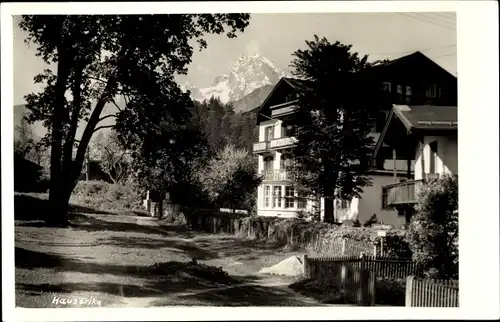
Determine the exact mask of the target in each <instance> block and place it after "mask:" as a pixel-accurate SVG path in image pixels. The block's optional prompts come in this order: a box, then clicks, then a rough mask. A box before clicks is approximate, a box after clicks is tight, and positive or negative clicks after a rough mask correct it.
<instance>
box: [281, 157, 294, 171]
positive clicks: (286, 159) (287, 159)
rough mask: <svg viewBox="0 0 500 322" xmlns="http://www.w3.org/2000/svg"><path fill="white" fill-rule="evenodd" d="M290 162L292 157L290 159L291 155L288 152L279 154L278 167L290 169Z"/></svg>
mask: <svg viewBox="0 0 500 322" xmlns="http://www.w3.org/2000/svg"><path fill="white" fill-rule="evenodd" d="M292 162H293V159H292V156H291V155H290V154H283V155H281V160H280V169H284V170H287V169H290V167H291V166H292Z"/></svg>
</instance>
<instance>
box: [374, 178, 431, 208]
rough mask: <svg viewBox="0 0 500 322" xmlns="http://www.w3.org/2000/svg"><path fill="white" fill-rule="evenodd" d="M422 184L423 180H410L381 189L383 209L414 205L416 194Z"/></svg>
mask: <svg viewBox="0 0 500 322" xmlns="http://www.w3.org/2000/svg"><path fill="white" fill-rule="evenodd" d="M423 184H424V181H423V180H411V181H404V182H400V183H395V184H391V185H387V186H385V187H382V206H383V208H388V207H394V206H399V205H405V204H415V203H416V202H417V194H418V192H419V191H420V188H421V187H422V185H423Z"/></svg>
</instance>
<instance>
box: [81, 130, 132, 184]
mask: <svg viewBox="0 0 500 322" xmlns="http://www.w3.org/2000/svg"><path fill="white" fill-rule="evenodd" d="M89 150H90V153H89V154H90V158H91V159H95V160H97V161H98V162H99V167H100V168H101V170H102V171H103V172H104V173H105V174H107V175H108V177H109V178H110V179H111V181H113V183H121V182H122V181H123V180H125V179H126V178H127V177H128V175H129V171H130V167H131V165H130V163H131V162H130V161H131V158H130V153H129V151H127V150H125V149H124V148H123V147H122V145H121V143H120V141H119V139H118V133H116V132H115V131H109V132H107V133H106V134H104V132H100V133H99V134H98V135H97V136H96V137H95V139H93V140H92V141H91V142H90V146H89Z"/></svg>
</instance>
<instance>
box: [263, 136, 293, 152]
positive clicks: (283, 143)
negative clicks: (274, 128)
mask: <svg viewBox="0 0 500 322" xmlns="http://www.w3.org/2000/svg"><path fill="white" fill-rule="evenodd" d="M295 143H297V139H296V138H294V137H284V138H279V139H274V140H271V141H269V148H270V149H283V148H287V147H291V146H293V145H294V144H295Z"/></svg>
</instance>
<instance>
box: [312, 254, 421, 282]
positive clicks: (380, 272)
mask: <svg viewBox="0 0 500 322" xmlns="http://www.w3.org/2000/svg"><path fill="white" fill-rule="evenodd" d="M308 258H309V257H308ZM363 258H364V263H363V268H365V269H367V270H369V271H371V272H373V273H374V274H375V276H376V277H383V278H398V279H404V278H407V277H408V276H415V275H417V276H418V275H420V274H421V273H422V269H421V267H420V266H419V265H418V264H417V263H415V262H413V261H411V260H409V259H396V258H390V257H374V256H366V255H362V256H339V257H316V258H309V261H311V260H312V261H314V263H315V264H314V265H317V266H320V267H319V268H316V267H314V268H309V269H315V270H318V272H320V273H318V274H323V269H324V270H326V271H325V272H330V271H329V267H330V265H336V264H335V263H339V262H340V263H343V264H349V265H350V266H352V267H354V268H362V266H361V265H362V261H363ZM318 263H320V264H318ZM306 268H307V267H306Z"/></svg>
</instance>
